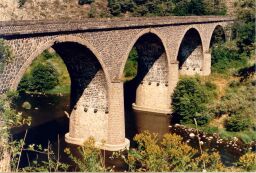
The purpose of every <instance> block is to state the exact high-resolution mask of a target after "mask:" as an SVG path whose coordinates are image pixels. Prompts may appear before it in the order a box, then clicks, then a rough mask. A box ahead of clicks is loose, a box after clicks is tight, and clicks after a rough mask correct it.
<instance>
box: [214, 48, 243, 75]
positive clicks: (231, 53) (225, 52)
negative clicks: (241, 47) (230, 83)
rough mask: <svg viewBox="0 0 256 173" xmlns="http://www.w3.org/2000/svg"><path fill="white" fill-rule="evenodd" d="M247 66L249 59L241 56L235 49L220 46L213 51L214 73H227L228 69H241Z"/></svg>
mask: <svg viewBox="0 0 256 173" xmlns="http://www.w3.org/2000/svg"><path fill="white" fill-rule="evenodd" d="M246 64H247V58H246V57H243V56H241V55H240V54H239V52H238V50H237V49H236V48H235V47H229V46H228V45H226V44H219V45H217V46H215V47H213V49H212V70H213V72H218V73H226V72H227V70H228V69H231V68H239V67H241V66H245V65H246Z"/></svg>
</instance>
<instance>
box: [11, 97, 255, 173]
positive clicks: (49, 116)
mask: <svg viewBox="0 0 256 173" xmlns="http://www.w3.org/2000/svg"><path fill="white" fill-rule="evenodd" d="M24 101H28V102H29V103H31V106H32V108H31V109H30V110H26V109H24V108H22V106H21V105H22V103H23V102H24ZM69 102H70V99H69V96H68V95H61V96H60V95H58V96H57V95H36V94H33V95H23V96H22V97H21V98H20V99H19V101H18V104H17V108H16V109H17V110H18V111H19V112H22V113H23V115H24V116H31V117H32V124H31V126H30V127H29V129H28V133H27V137H26V144H27V145H29V144H40V145H42V147H43V148H47V146H48V142H50V143H51V144H52V148H53V151H54V152H55V153H57V150H58V148H59V149H60V160H61V161H64V162H66V163H70V160H69V158H68V156H67V155H66V154H65V153H64V152H63V150H64V149H65V148H66V147H71V148H72V147H73V146H72V145H69V144H67V143H65V141H64V135H65V133H67V132H68V124H69V122H68V121H69V120H68V118H67V117H66V115H65V113H64V111H67V112H69ZM128 107H129V106H128ZM125 125H126V129H125V130H126V137H127V138H128V139H130V140H131V147H133V146H134V142H133V141H132V138H133V137H134V135H135V134H137V133H139V132H142V131H144V130H149V131H150V132H155V133H158V134H159V136H162V135H163V134H165V133H168V132H170V133H177V134H179V135H181V136H183V138H184V141H185V142H187V143H188V144H189V145H191V146H192V147H194V148H198V146H199V145H198V139H197V138H191V137H190V134H191V133H194V134H196V131H195V130H194V129H189V128H185V127H184V126H182V125H177V124H176V125H172V124H170V115H163V114H156V113H149V112H140V111H136V112H135V111H132V110H131V109H126V114H125ZM26 129H27V128H26V127H22V128H16V129H13V130H12V134H13V137H14V138H15V139H21V138H23V137H24V134H25V130H26ZM58 138H59V145H58ZM200 138H201V141H202V142H203V145H202V146H203V149H204V150H207V149H211V150H212V149H215V150H217V151H219V152H220V154H221V158H222V161H223V162H224V164H225V165H227V166H231V165H233V163H235V162H236V161H237V160H238V159H239V157H240V156H241V155H242V154H243V153H244V152H245V151H246V150H247V149H248V148H250V147H252V148H250V149H251V150H254V151H256V144H254V145H253V146H248V145H245V144H243V143H241V141H225V140H223V139H221V138H220V137H218V136H217V135H215V136H209V135H207V134H204V133H200ZM253 147H254V148H253ZM28 154H29V160H34V159H36V158H37V155H36V154H35V153H32V152H28ZM110 155H111V153H109V152H108V153H107V157H106V163H107V165H109V166H111V165H115V167H116V170H118V171H120V170H125V165H124V164H123V163H122V162H121V161H118V160H111V159H108V156H110ZM39 157H40V158H42V159H44V158H45V156H44V155H40V154H39ZM27 165H28V157H27V154H25V153H23V155H22V158H21V164H20V166H21V167H24V166H27ZM71 171H72V170H71Z"/></svg>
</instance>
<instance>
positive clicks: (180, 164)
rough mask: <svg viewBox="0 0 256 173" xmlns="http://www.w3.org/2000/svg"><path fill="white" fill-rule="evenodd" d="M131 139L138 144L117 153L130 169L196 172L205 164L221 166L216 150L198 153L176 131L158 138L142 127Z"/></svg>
mask: <svg viewBox="0 0 256 173" xmlns="http://www.w3.org/2000/svg"><path fill="white" fill-rule="evenodd" d="M134 141H135V142H136V143H137V145H138V147H136V148H134V149H131V150H129V151H128V155H127V156H124V155H122V154H120V153H119V156H120V155H121V158H122V159H123V160H124V161H125V162H126V163H127V164H128V167H129V171H131V172H136V171H139V172H141V171H144V172H184V171H195V172H198V171H202V170H203V169H204V167H203V165H204V164H205V165H206V168H207V171H221V170H223V165H222V163H221V160H220V155H219V154H218V153H211V154H208V153H203V154H202V155H201V154H200V153H199V151H198V150H196V149H193V148H192V147H190V146H189V145H187V144H186V143H184V142H183V139H182V137H181V136H178V135H176V134H165V135H164V136H163V138H162V139H160V138H158V136H157V135H156V134H152V133H149V132H147V131H145V132H143V133H140V134H137V135H136V136H135V137H134Z"/></svg>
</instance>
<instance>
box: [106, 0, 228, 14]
mask: <svg viewBox="0 0 256 173" xmlns="http://www.w3.org/2000/svg"><path fill="white" fill-rule="evenodd" d="M108 2H109V3H108V6H109V8H110V12H111V14H112V15H114V16H119V15H121V14H125V13H131V15H132V16H170V15H178V16H186V15H224V14H225V13H226V8H225V3H223V0H215V1H209V0H164V1H162V0H125V1H123V0H109V1H108Z"/></svg>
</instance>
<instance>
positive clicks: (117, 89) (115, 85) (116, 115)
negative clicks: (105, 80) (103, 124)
mask: <svg viewBox="0 0 256 173" xmlns="http://www.w3.org/2000/svg"><path fill="white" fill-rule="evenodd" d="M108 94H109V116H108V138H107V141H106V143H105V144H104V146H102V149H105V150H108V151H118V150H121V149H125V148H129V146H130V141H129V140H128V139H126V138H125V118H124V89H123V82H121V81H119V80H117V81H113V82H112V83H110V85H109V91H108Z"/></svg>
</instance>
